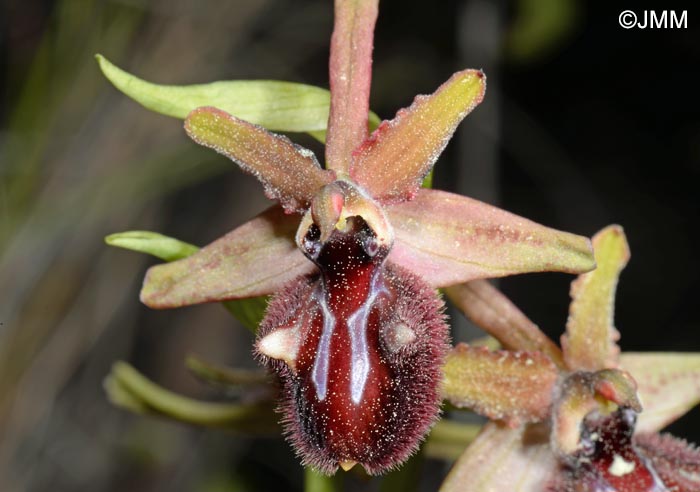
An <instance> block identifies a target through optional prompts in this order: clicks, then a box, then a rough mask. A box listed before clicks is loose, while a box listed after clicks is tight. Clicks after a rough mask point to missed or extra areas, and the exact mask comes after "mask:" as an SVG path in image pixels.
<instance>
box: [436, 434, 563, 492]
mask: <svg viewBox="0 0 700 492" xmlns="http://www.w3.org/2000/svg"><path fill="white" fill-rule="evenodd" d="M556 466H557V463H556V460H555V458H554V455H553V454H552V452H551V450H550V447H549V429H548V427H546V426H545V425H543V424H529V425H525V426H520V427H518V428H517V429H510V428H507V427H504V426H501V425H499V424H497V423H495V422H491V423H489V424H486V425H485V426H484V429H483V430H482V431H481V433H480V434H479V437H477V438H476V440H475V441H474V442H473V443H472V444H471V445H470V446H469V447H468V448H467V449H466V450H465V451H464V454H462V456H461V457H460V458H459V459H458V460H457V462H456V463H455V465H454V466H453V467H452V470H451V471H450V474H449V475H448V476H447V479H445V481H444V482H443V484H442V486H441V487H440V492H464V491H467V490H468V491H469V492H503V491H508V492H542V491H543V490H545V484H546V483H547V482H548V481H549V479H550V477H551V476H552V474H553V472H554V470H555V469H556Z"/></svg>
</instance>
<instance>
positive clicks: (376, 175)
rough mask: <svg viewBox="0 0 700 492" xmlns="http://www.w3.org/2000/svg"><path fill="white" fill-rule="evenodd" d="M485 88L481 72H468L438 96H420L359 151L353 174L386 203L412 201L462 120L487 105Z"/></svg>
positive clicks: (459, 74) (352, 170)
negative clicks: (480, 104) (483, 100)
mask: <svg viewBox="0 0 700 492" xmlns="http://www.w3.org/2000/svg"><path fill="white" fill-rule="evenodd" d="M485 89H486V78H485V76H484V74H483V73H482V72H481V71H479V70H464V71H462V72H457V73H456V74H454V75H453V76H452V77H451V78H450V79H449V80H448V81H447V82H445V83H444V84H443V85H442V86H440V88H438V90H437V91H436V92H435V93H434V94H432V95H430V96H418V97H416V99H415V101H414V102H413V104H412V105H411V106H410V107H409V108H406V109H402V110H400V111H399V112H398V113H397V115H396V117H395V118H394V119H393V120H391V121H385V122H383V123H382V124H381V125H380V126H379V128H378V129H377V130H376V131H375V132H374V133H373V134H372V136H371V137H370V138H369V140H367V141H366V142H365V143H364V144H363V145H362V146H361V147H360V148H359V149H358V150H357V151H356V152H355V154H354V155H353V161H352V167H351V169H350V175H351V176H352V177H353V178H354V179H355V181H357V182H358V183H359V184H360V185H361V186H363V187H364V188H366V189H367V190H368V191H369V192H370V193H371V194H372V196H374V197H375V198H376V199H378V200H380V201H383V202H385V203H394V202H399V201H403V200H407V199H411V198H412V197H413V196H414V195H415V193H416V191H418V188H419V187H420V184H421V182H422V180H423V178H424V177H425V175H426V174H428V172H429V171H430V169H431V168H432V167H433V164H434V163H435V161H436V160H437V158H438V157H439V156H440V154H441V153H442V150H443V149H444V148H445V145H447V142H448V141H449V140H450V138H452V134H453V133H454V132H455V130H456V128H457V125H458V124H459V122H460V121H462V119H464V117H465V116H466V115H467V114H469V112H471V110H472V109H474V108H475V107H476V105H477V104H479V103H480V102H481V100H482V99H483V97H484V90H485Z"/></svg>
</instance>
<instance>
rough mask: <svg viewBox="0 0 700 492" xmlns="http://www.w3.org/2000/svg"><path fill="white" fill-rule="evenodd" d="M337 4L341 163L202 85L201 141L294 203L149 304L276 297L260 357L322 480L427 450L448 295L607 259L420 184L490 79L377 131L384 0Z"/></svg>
mask: <svg viewBox="0 0 700 492" xmlns="http://www.w3.org/2000/svg"><path fill="white" fill-rule="evenodd" d="M335 6H336V10H335V27H334V31H333V37H332V40H331V56H330V110H329V116H328V125H327V134H326V150H325V158H326V159H325V162H326V165H325V168H322V167H321V166H320V165H319V163H318V161H317V160H316V157H315V156H314V155H313V154H312V153H311V152H310V151H308V150H305V149H302V148H300V147H298V146H297V145H295V144H293V143H292V142H291V141H290V140H289V139H288V138H286V137H283V136H280V135H276V134H273V133H270V132H269V131H268V130H267V129H265V128H263V126H260V125H258V124H254V122H250V121H246V120H244V119H241V118H239V117H237V116H235V115H233V114H230V113H229V112H227V111H225V110H224V109H222V108H221V107H213V106H212V105H215V106H217V104H216V102H217V101H219V100H220V94H219V95H217V96H215V97H214V98H213V101H212V102H211V103H208V102H207V98H206V94H212V93H214V92H215V90H214V89H211V91H209V89H210V88H203V87H199V88H198V89H197V91H199V92H197V97H192V98H190V99H189V100H190V101H196V102H197V104H196V106H195V107H193V108H192V111H190V112H189V113H188V114H187V115H186V117H185V130H186V132H187V134H188V135H189V136H190V137H191V138H192V139H193V140H194V141H196V142H197V143H199V144H201V145H203V146H206V147H210V148H212V149H214V150H216V151H217V152H219V153H221V154H223V155H225V156H227V157H229V158H230V159H232V160H233V161H234V162H236V163H237V164H238V165H239V166H240V167H241V168H242V169H243V170H244V171H246V172H249V173H252V174H254V175H255V176H256V177H257V178H258V179H259V180H260V181H261V182H262V184H263V187H264V190H265V193H266V195H267V196H268V197H269V198H271V199H273V200H276V201H277V202H278V204H277V205H275V206H273V207H271V208H270V209H268V210H266V211H265V212H263V213H262V214H260V215H259V216H257V217H255V218H254V219H252V220H250V221H249V222H247V223H245V224H243V225H241V226H240V227H238V228H236V229H235V230H233V231H232V232H230V233H228V234H227V235H225V236H224V237H222V238H221V239H219V240H217V241H215V242H214V243H212V244H210V245H209V246H206V247H205V248H203V249H201V250H199V251H198V252H196V253H194V254H192V255H190V256H188V257H187V258H184V259H181V260H179V261H174V262H171V263H166V264H162V265H157V266H154V267H152V268H151V269H150V270H149V271H148V273H147V275H146V279H145V281H144V285H143V289H142V291H141V299H142V300H143V302H144V303H145V304H146V305H148V306H150V307H153V308H171V307H179V306H186V305H190V304H196V303H202V302H214V301H230V300H235V299H246V298H253V297H257V296H262V295H270V294H272V295H273V297H272V298H271V300H270V302H269V305H268V307H267V312H266V315H265V318H264V319H263V321H262V323H261V324H260V327H259V330H258V336H257V341H256V346H255V347H256V348H255V353H256V355H257V356H258V357H259V359H260V360H261V361H262V363H263V364H265V365H266V366H267V367H269V368H270V369H272V370H273V371H274V372H275V373H276V374H277V375H278V376H279V378H280V380H281V382H282V403H281V404H280V411H281V413H282V415H283V419H282V421H283V424H284V426H285V430H286V433H287V435H288V437H289V440H290V441H291V442H292V444H293V445H294V447H295V449H296V450H297V452H298V453H299V455H300V456H301V459H302V461H303V463H304V464H306V465H310V466H312V467H314V468H316V469H318V470H320V471H321V472H323V473H326V474H332V473H334V472H335V471H336V470H337V468H338V467H339V466H340V467H342V468H343V469H346V470H347V469H350V468H351V467H352V466H354V465H355V464H357V463H360V464H362V466H363V467H364V468H365V469H366V470H367V472H368V473H370V474H377V473H382V472H384V471H387V470H389V469H391V468H394V467H396V466H398V465H399V464H400V463H402V462H403V461H404V460H405V459H406V458H407V457H408V456H409V455H410V454H411V453H413V452H414V451H415V450H416V449H417V446H418V444H419V443H420V441H421V439H422V438H423V437H424V436H425V434H426V433H427V431H428V429H429V428H430V426H431V425H432V424H433V423H434V422H435V420H436V418H437V416H438V414H439V407H440V403H441V395H440V392H439V388H438V385H439V381H440V380H441V375H442V373H441V367H442V363H443V360H444V356H445V354H446V352H447V350H448V347H449V346H448V327H447V325H446V323H445V319H444V316H443V314H442V313H443V309H444V305H443V302H442V300H441V299H440V297H439V296H438V295H437V293H436V289H437V288H442V287H446V286H450V285H457V284H461V283H464V282H468V281H471V280H474V279H480V278H488V277H501V276H505V275H511V274H517V273H524V272H536V271H563V272H570V273H580V272H584V271H589V270H591V269H592V268H593V267H594V266H595V264H594V260H593V256H592V252H591V249H590V243H589V241H588V240H587V239H586V238H583V237H580V236H576V235H573V234H569V233H565V232H560V231H556V230H553V229H550V228H547V227H545V226H542V225H539V224H536V223H534V222H531V221H529V220H527V219H524V218H521V217H518V216H515V215H513V214H510V213H508V212H505V211H503V210H500V209H498V208H495V207H493V206H490V205H487V204H484V203H480V202H478V201H475V200H472V199H469V198H466V197H463V196H459V195H455V194H452V193H447V192H444V191H437V190H431V189H425V188H421V183H422V181H423V179H424V178H425V176H426V175H427V174H428V173H429V172H430V171H431V169H432V166H433V164H434V163H435V161H436V160H437V158H438V156H439V155H440V153H441V152H442V150H443V149H444V147H445V145H446V144H447V142H448V141H449V140H450V138H451V136H452V135H453V133H454V131H455V129H456V127H457V125H458V124H459V122H460V121H461V120H462V119H463V118H464V117H465V116H466V115H467V114H468V113H470V112H471V111H472V110H473V109H474V108H475V107H476V106H477V105H478V104H479V103H480V102H481V100H482V98H483V96H484V91H485V88H486V81H485V76H484V74H483V73H482V72H481V71H479V70H464V71H461V72H457V73H455V74H454V75H452V77H450V78H449V79H448V80H447V81H446V82H445V83H444V84H443V85H442V86H440V87H439V88H438V89H437V90H436V91H435V92H434V93H433V94H431V95H429V96H418V97H417V98H416V99H415V101H414V102H413V104H412V105H411V106H410V107H408V108H406V109H402V110H400V111H399V112H398V113H397V115H396V117H395V118H394V119H392V120H390V121H385V122H383V123H382V124H381V125H379V127H378V128H377V129H376V131H374V132H373V133H372V134H371V135H370V134H369V133H368V125H369V122H370V112H369V90H370V79H371V51H372V43H373V30H374V24H375V21H376V17H377V1H376V0H355V1H353V0H337V1H336V4H335ZM101 62H102V60H101ZM220 89H221V86H217V90H220ZM167 91H171V93H172V88H171V89H167V90H166V92H167ZM160 94H162V93H160ZM201 94H205V97H199V96H200V95H201ZM190 95H191V94H190ZM155 99H157V98H155ZM155 99H153V98H152V99H149V102H148V104H161V102H158V101H156V102H154V100H155ZM202 103H203V104H202ZM144 104H146V103H144ZM167 111H171V109H168V110H167ZM179 111H180V110H179V109H178V110H174V111H171V114H180V113H179ZM164 112H165V111H164ZM234 112H235V111H234ZM268 128H269V126H268ZM308 130H314V131H318V130H323V128H309V129H308Z"/></svg>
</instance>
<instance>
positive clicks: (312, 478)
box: [304, 467, 343, 492]
mask: <svg viewBox="0 0 700 492" xmlns="http://www.w3.org/2000/svg"><path fill="white" fill-rule="evenodd" d="M342 489H343V473H342V472H338V473H336V474H335V475H333V476H332V477H327V476H325V475H321V474H320V473H318V472H317V471H315V470H314V469H313V468H308V467H307V468H305V469H304V492H340V491H341V490H342Z"/></svg>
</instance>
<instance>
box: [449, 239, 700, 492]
mask: <svg viewBox="0 0 700 492" xmlns="http://www.w3.org/2000/svg"><path fill="white" fill-rule="evenodd" d="M593 246H594V249H595V256H596V261H597V263H598V268H597V269H596V270H595V271H593V272H591V273H587V274H583V275H580V276H579V277H578V278H577V279H576V280H575V281H574V282H573V283H572V287H571V296H572V303H571V308H570V315H569V320H568V322H567V327H566V333H565V335H564V336H563V337H562V349H561V350H560V349H559V347H558V346H557V345H556V344H554V343H552V342H551V341H550V340H548V339H547V337H546V336H545V335H544V334H543V333H542V332H540V331H539V329H538V328H537V327H536V326H535V325H534V324H533V323H532V322H531V321H529V320H528V319H527V318H526V317H525V316H524V315H523V314H522V313H521V312H520V311H519V310H518V309H517V308H515V306H513V305H512V303H510V301H508V300H507V299H506V298H505V297H504V296H503V295H502V294H500V293H499V292H498V291H497V290H496V289H495V288H493V287H492V286H490V285H489V284H487V283H485V282H483V281H478V282H474V283H471V284H466V285H463V286H459V287H455V288H450V289H448V291H447V293H448V295H449V296H450V298H452V299H453V300H454V301H455V302H456V303H457V304H458V305H460V307H462V308H463V309H464V310H465V312H466V314H467V315H468V316H469V317H471V318H472V319H473V320H474V321H475V322H476V323H477V324H478V325H479V326H481V327H483V328H484V329H486V330H487V331H488V332H489V333H491V334H492V335H493V336H495V337H496V338H497V339H499V340H501V342H502V343H503V345H504V346H505V347H507V348H509V349H514V350H516V351H497V352H490V351H488V350H484V349H475V348H472V347H468V346H466V345H463V344H462V345H459V346H457V347H456V348H455V349H454V351H453V352H452V353H451V354H450V355H449V356H448V361H447V364H446V368H445V374H446V381H445V388H444V392H445V394H446V395H447V397H448V399H449V400H450V401H452V402H453V403H454V404H456V405H458V406H464V405H466V406H470V407H472V408H475V409H476V410H477V411H479V412H480V413H483V414H484V415H487V416H489V417H491V418H493V419H497V420H500V421H501V422H492V423H489V424H487V425H486V426H485V427H484V429H483V431H482V432H481V434H480V435H479V437H478V438H477V439H476V440H475V441H474V443H473V444H472V445H470V446H469V447H468V448H467V450H466V451H465V452H464V454H463V455H462V457H460V458H459V460H458V461H457V463H456V464H455V465H454V467H453V469H452V471H451V472H450V475H449V476H448V478H447V479H446V481H445V482H444V484H443V487H442V489H441V490H444V491H456V490H465V487H466V484H469V485H468V490H473V491H476V492H480V491H493V490H506V489H507V490H513V491H520V492H524V491H532V492H534V491H538V492H539V491H543V490H547V491H573V490H576V491H607V490H617V491H620V492H632V491H666V490H668V491H678V492H681V491H694V490H699V489H700V452H698V450H697V449H696V448H694V447H691V446H688V444H687V443H686V442H685V441H682V440H679V439H675V438H673V437H671V436H668V435H659V434H657V433H656V432H657V431H659V430H660V429H661V428H663V427H664V426H665V425H667V424H669V423H670V422H672V421H673V420H675V419H676V418H678V417H680V416H681V415H683V414H684V413H685V412H686V411H687V410H689V409H690V408H691V407H693V406H694V405H695V404H697V403H698V402H700V354H679V353H677V354H671V353H625V354H622V355H620V354H619V348H618V346H617V343H616V342H617V340H618V339H619V333H618V332H617V330H616V329H615V328H614V326H613V310H614V297H615V288H616V285H617V280H618V275H619V273H620V271H621V270H622V268H623V267H624V266H625V264H626V263H627V261H628V258H629V250H628V247H627V242H626V240H625V236H624V233H623V231H622V229H621V228H620V227H618V226H611V227H608V228H606V229H603V230H602V231H600V232H599V233H598V234H597V235H596V236H595V237H594V238H593ZM512 388H516V391H511V389H512Z"/></svg>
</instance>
